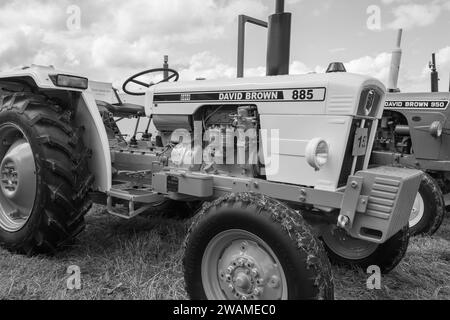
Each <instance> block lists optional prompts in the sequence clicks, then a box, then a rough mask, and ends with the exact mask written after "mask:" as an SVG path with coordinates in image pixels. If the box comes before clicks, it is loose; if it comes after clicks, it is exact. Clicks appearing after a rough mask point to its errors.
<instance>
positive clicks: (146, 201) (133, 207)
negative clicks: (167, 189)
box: [107, 186, 164, 219]
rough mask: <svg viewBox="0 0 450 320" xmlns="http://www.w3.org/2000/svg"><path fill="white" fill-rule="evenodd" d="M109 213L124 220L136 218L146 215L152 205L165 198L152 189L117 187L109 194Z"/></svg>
mask: <svg viewBox="0 0 450 320" xmlns="http://www.w3.org/2000/svg"><path fill="white" fill-rule="evenodd" d="M107 195H108V201H107V210H108V213H109V214H111V215H113V216H116V217H120V218H123V219H131V218H134V217H136V216H138V215H140V214H141V213H144V212H145V211H147V210H148V209H149V208H151V206H152V205H151V204H152V203H155V202H158V201H161V200H162V199H164V197H163V196H162V195H160V194H158V193H157V192H154V191H153V190H152V189H150V188H127V187H124V186H122V187H121V186H116V187H115V188H112V189H111V190H110V191H109V192H108V193H107ZM117 202H119V203H120V204H119V205H118V204H117Z"/></svg>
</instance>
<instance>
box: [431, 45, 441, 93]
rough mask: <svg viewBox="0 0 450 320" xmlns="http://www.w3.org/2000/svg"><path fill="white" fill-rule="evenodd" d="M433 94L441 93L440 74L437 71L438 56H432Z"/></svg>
mask: <svg viewBox="0 0 450 320" xmlns="http://www.w3.org/2000/svg"><path fill="white" fill-rule="evenodd" d="M430 69H431V92H439V74H438V72H437V69H436V54H435V53H433V54H432V55H431V62H430Z"/></svg>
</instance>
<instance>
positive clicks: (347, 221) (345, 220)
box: [338, 215, 350, 228]
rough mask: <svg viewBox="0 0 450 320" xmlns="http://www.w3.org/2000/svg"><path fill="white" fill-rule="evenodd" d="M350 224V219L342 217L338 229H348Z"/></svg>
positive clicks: (339, 219)
mask: <svg viewBox="0 0 450 320" xmlns="http://www.w3.org/2000/svg"><path fill="white" fill-rule="evenodd" d="M349 224H350V218H349V217H347V216H343V215H340V216H339V218H338V227H341V228H346V227H347V226H348V225H349Z"/></svg>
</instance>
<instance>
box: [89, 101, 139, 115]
mask: <svg viewBox="0 0 450 320" xmlns="http://www.w3.org/2000/svg"><path fill="white" fill-rule="evenodd" d="M96 102H97V106H98V108H99V110H100V113H102V112H104V111H108V112H110V113H112V114H113V116H115V117H143V116H145V108H144V106H141V105H138V104H132V103H121V104H110V103H108V102H105V101H100V100H97V101H96Z"/></svg>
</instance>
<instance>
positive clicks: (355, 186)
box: [351, 181, 358, 189]
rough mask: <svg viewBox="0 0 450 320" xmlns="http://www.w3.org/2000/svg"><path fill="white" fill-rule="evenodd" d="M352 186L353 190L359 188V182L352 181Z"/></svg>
mask: <svg viewBox="0 0 450 320" xmlns="http://www.w3.org/2000/svg"><path fill="white" fill-rule="evenodd" d="M351 186H352V188H353V189H356V188H358V182H356V181H352V183H351Z"/></svg>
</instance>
